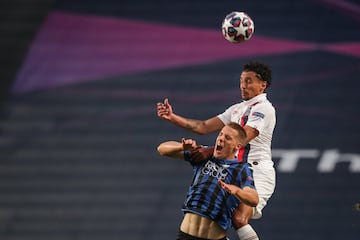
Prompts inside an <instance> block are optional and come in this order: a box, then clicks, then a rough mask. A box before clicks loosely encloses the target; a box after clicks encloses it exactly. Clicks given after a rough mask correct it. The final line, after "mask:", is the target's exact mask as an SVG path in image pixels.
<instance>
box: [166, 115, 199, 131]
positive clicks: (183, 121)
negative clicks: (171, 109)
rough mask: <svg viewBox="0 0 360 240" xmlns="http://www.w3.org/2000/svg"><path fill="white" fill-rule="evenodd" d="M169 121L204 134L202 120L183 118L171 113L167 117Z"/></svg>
mask: <svg viewBox="0 0 360 240" xmlns="http://www.w3.org/2000/svg"><path fill="white" fill-rule="evenodd" d="M169 120H170V122H172V123H174V124H175V125H177V126H179V127H182V128H184V129H187V130H190V131H192V132H194V133H197V134H205V133H206V132H204V131H203V128H202V126H203V125H204V121H202V120H196V119H190V118H184V117H182V116H179V115H177V114H172V116H171V118H170V119H169Z"/></svg>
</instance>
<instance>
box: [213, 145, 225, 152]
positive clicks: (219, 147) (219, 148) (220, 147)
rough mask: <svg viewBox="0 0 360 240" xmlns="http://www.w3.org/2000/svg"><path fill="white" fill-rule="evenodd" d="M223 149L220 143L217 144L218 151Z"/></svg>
mask: <svg viewBox="0 0 360 240" xmlns="http://www.w3.org/2000/svg"><path fill="white" fill-rule="evenodd" d="M222 149H223V147H222V146H220V145H216V148H215V150H216V151H221V150H222Z"/></svg>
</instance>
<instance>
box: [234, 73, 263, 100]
mask: <svg viewBox="0 0 360 240" xmlns="http://www.w3.org/2000/svg"><path fill="white" fill-rule="evenodd" d="M259 77H260V76H259V75H258V74H257V73H255V72H252V71H249V72H245V71H244V72H242V73H241V76H240V90H241V98H242V99H243V100H249V99H251V98H253V97H256V96H257V95H259V94H262V93H263V92H264V90H265V88H266V82H265V81H262V80H261V79H260V78H259Z"/></svg>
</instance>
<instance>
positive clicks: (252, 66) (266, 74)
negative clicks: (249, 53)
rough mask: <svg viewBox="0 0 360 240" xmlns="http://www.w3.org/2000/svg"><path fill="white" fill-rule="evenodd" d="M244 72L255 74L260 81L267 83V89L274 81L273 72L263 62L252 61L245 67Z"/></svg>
mask: <svg viewBox="0 0 360 240" xmlns="http://www.w3.org/2000/svg"><path fill="white" fill-rule="evenodd" d="M243 71H245V72H249V71H251V72H255V73H256V74H257V75H258V78H259V79H261V80H262V81H265V82H267V87H269V86H270V84H271V80H272V79H271V74H272V70H271V68H270V67H269V66H268V65H266V64H264V63H261V62H256V61H251V62H249V63H247V64H245V65H244V67H243Z"/></svg>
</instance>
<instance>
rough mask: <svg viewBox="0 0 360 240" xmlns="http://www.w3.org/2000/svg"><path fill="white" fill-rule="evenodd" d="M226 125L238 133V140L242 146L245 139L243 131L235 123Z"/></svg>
mask: <svg viewBox="0 0 360 240" xmlns="http://www.w3.org/2000/svg"><path fill="white" fill-rule="evenodd" d="M226 125H227V126H229V127H231V128H232V129H235V130H236V131H237V132H238V139H239V141H240V142H241V143H242V144H243V143H244V141H245V139H246V132H245V129H244V128H243V127H242V126H240V124H238V123H236V122H229V123H228V124H226Z"/></svg>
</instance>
